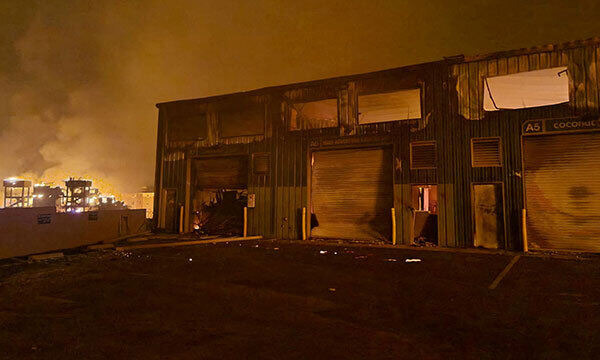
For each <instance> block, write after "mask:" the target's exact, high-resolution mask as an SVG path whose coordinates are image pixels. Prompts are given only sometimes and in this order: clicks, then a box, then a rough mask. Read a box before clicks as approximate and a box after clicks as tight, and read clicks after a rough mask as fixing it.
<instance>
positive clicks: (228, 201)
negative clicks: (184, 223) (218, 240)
mask: <svg viewBox="0 0 600 360" xmlns="http://www.w3.org/2000/svg"><path fill="white" fill-rule="evenodd" d="M214 195H215V197H214V198H213V199H211V200H210V201H208V203H206V202H205V203H202V205H201V206H200V209H198V210H197V211H195V212H194V215H195V219H194V232H196V233H197V234H199V235H204V234H210V235H224V236H240V235H242V228H243V225H244V218H243V216H242V213H243V209H244V206H246V203H247V202H248V195H247V194H246V193H245V192H240V191H237V190H233V191H229V190H223V189H222V190H218V191H217V192H216V193H215V194H214Z"/></svg>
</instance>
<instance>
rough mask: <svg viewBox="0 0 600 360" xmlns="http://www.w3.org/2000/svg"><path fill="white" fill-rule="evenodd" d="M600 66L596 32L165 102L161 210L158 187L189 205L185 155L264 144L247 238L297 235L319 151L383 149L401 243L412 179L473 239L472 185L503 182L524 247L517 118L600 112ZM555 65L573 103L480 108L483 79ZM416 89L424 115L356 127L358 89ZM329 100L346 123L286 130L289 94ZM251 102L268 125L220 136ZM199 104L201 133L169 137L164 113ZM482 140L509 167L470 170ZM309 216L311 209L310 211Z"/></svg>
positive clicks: (514, 236)
mask: <svg viewBox="0 0 600 360" xmlns="http://www.w3.org/2000/svg"><path fill="white" fill-rule="evenodd" d="M599 64H600V49H599V48H598V41H592V42H587V43H578V44H567V45H563V46H548V47H544V48H538V49H529V50H518V51H513V52H505V53H497V54H492V55H487V56H480V57H473V58H466V59H465V58H464V57H458V58H451V59H446V60H444V61H439V62H433V63H427V64H421V65H417V66H410V67H405V68H400V69H391V70H386V71H380V72H376V73H370V74H363V75H355V76H348V77H341V78H334V79H327V80H319V81H313V82H308V83H302V84H293V85H285V86H280V87H274V88H266V89H260V90H255V91H251V92H247V93H241V94H232V95H225V96H218V97H213V98H206V99H198V100H186V101H177V102H171V103H164V104H160V105H159V109H160V111H159V136H158V143H157V145H158V148H157V169H156V171H157V174H156V181H157V182H156V183H157V196H156V197H155V201H156V204H155V207H156V208H157V209H160V207H159V204H160V199H159V196H160V189H165V188H176V189H177V191H178V201H179V202H180V204H181V205H182V206H183V204H184V203H185V201H186V196H189V193H186V185H187V184H186V171H187V166H188V164H187V162H188V161H189V159H193V158H196V157H206V156H209V157H210V156H224V155H244V156H248V159H249V161H251V159H252V158H251V157H252V154H254V153H263V154H265V153H266V154H269V156H270V168H269V171H268V172H267V173H266V174H255V173H254V172H253V171H252V170H250V171H249V173H248V193H251V194H256V207H255V208H253V209H248V217H249V218H248V220H249V229H248V230H249V235H263V236H266V237H277V238H282V239H299V238H301V236H302V226H301V224H302V218H301V214H302V208H303V207H307V208H309V206H310V156H311V154H312V152H313V151H318V150H322V149H336V148H343V147H368V146H388V147H390V148H391V149H392V157H393V159H394V165H393V167H394V171H393V172H394V174H393V182H394V184H393V197H394V207H395V209H396V212H395V213H396V224H397V233H396V236H397V242H398V243H399V244H409V243H410V242H411V241H412V239H411V226H412V212H411V206H412V204H411V201H412V200H411V186H412V185H427V184H431V185H434V184H435V185H437V191H438V210H439V211H438V243H439V245H440V246H448V247H471V246H473V228H474V223H473V211H472V199H471V186H472V185H473V184H474V183H488V182H501V183H503V189H504V216H505V241H504V243H503V244H500V247H501V248H505V249H510V250H520V249H522V228H521V224H522V222H521V210H522V209H523V208H524V196H523V178H522V175H523V174H522V171H523V167H522V160H521V158H522V157H521V141H522V139H521V125H522V123H523V121H525V120H530V119H542V118H560V117H565V116H582V115H597V114H598V113H599V109H598V107H599V105H598V104H600V85H599V84H598V79H600V67H599V66H598V65H599ZM557 66H567V67H568V70H569V76H570V93H571V94H570V97H571V102H570V103H569V104H563V105H555V106H546V107H539V108H533V109H523V110H501V111H494V112H485V111H484V110H483V95H484V93H483V79H484V78H485V77H486V76H494V75H503V74H512V73H517V72H523V71H529V70H537V69H545V68H550V67H557ZM415 87H420V88H421V89H422V108H421V115H422V118H421V119H420V120H410V121H394V122H388V123H377V124H366V125H360V124H358V121H357V119H358V111H359V110H358V95H359V94H361V93H365V94H367V93H377V92H388V91H394V89H409V88H415ZM326 98H337V99H338V113H339V115H338V116H339V127H336V128H323V129H309V130H294V131H291V130H289V129H288V125H287V124H288V119H287V116H288V113H287V111H286V110H285V108H284V106H282V104H283V103H285V102H286V101H315V100H320V99H326ZM248 101H250V102H253V103H260V104H263V105H264V107H265V133H264V134H263V135H257V136H240V137H231V138H221V137H220V134H219V123H218V121H219V116H218V114H219V111H220V110H221V109H226V108H228V107H230V106H235V105H236V104H238V103H244V102H248ZM195 112H205V113H206V114H207V116H206V118H207V136H206V138H205V139H202V140H199V141H187V142H186V141H177V142H175V141H169V139H168V138H167V135H166V134H167V128H168V122H169V118H171V117H173V116H184V115H185V114H187V113H195ZM481 137H499V138H500V139H501V146H502V167H472V164H471V146H470V143H471V139H472V138H481ZM416 141H435V142H436V150H437V152H436V153H437V166H436V168H435V169H426V170H413V169H411V168H410V143H411V142H416ZM341 181H343V179H341ZM188 186H189V185H188ZM188 201H189V200H188ZM309 209H310V208H309ZM309 214H310V210H309V211H308V217H309V216H310V215H309ZM390 216H391V215H390Z"/></svg>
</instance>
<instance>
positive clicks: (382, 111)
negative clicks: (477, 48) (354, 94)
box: [358, 89, 421, 124]
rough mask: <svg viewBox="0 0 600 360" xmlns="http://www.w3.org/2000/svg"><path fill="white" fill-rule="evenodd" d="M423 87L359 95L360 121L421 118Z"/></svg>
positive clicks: (371, 121) (364, 122)
mask: <svg viewBox="0 0 600 360" xmlns="http://www.w3.org/2000/svg"><path fill="white" fill-rule="evenodd" d="M420 118H421V89H410V90H400V91H394V92H389V93H384V94H370V95H359V96H358V123H359V124H373V123H379V122H388V121H398V120H409V119H420Z"/></svg>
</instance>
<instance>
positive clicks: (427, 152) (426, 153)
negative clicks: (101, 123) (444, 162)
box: [410, 141, 437, 169]
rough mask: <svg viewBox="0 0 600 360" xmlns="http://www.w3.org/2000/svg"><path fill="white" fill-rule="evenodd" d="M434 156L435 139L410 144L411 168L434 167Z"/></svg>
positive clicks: (435, 156)
mask: <svg viewBox="0 0 600 360" xmlns="http://www.w3.org/2000/svg"><path fill="white" fill-rule="evenodd" d="M436 158H437V155H436V145H435V141H427V142H418V143H411V144H410V168H411V169H435V167H436V166H435V163H436Z"/></svg>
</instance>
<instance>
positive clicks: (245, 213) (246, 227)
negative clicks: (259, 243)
mask: <svg viewBox="0 0 600 360" xmlns="http://www.w3.org/2000/svg"><path fill="white" fill-rule="evenodd" d="M247 236H248V207H247V206H244V237H247Z"/></svg>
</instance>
